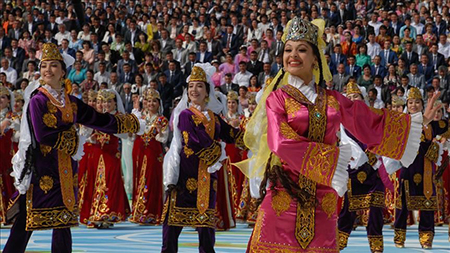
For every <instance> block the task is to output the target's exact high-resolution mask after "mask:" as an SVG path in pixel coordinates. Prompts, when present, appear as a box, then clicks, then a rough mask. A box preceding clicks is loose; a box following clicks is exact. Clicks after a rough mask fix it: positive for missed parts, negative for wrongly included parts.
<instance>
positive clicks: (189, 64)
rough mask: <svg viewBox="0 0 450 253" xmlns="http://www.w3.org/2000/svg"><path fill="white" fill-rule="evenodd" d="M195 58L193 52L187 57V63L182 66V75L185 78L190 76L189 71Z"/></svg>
mask: <svg viewBox="0 0 450 253" xmlns="http://www.w3.org/2000/svg"><path fill="white" fill-rule="evenodd" d="M196 57H197V55H196V54H195V53H194V52H190V53H189V55H188V61H187V62H186V64H185V65H184V68H183V69H184V75H185V76H186V77H188V76H189V75H191V71H192V67H194V64H195V58H196Z"/></svg>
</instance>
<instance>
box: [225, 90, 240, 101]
mask: <svg viewBox="0 0 450 253" xmlns="http://www.w3.org/2000/svg"><path fill="white" fill-rule="evenodd" d="M227 100H236V101H238V100H239V96H238V94H237V93H236V91H234V90H230V91H229V92H228V94H227Z"/></svg>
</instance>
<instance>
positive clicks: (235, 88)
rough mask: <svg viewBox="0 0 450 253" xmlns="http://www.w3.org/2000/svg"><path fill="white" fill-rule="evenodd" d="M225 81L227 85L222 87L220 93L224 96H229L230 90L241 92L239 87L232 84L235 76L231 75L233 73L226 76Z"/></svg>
mask: <svg viewBox="0 0 450 253" xmlns="http://www.w3.org/2000/svg"><path fill="white" fill-rule="evenodd" d="M224 79H225V83H224V84H222V85H221V86H220V91H221V92H222V93H223V94H225V95H228V92H229V91H230V90H233V91H236V92H239V85H238V84H235V83H233V82H232V80H233V76H232V75H231V73H227V74H225V78H224Z"/></svg>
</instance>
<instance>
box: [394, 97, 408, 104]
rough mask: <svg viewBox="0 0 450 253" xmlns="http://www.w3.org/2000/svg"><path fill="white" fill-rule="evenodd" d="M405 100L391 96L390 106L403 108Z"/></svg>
mask: <svg viewBox="0 0 450 253" xmlns="http://www.w3.org/2000/svg"><path fill="white" fill-rule="evenodd" d="M404 105H405V100H403V99H402V98H400V97H398V96H392V106H404Z"/></svg>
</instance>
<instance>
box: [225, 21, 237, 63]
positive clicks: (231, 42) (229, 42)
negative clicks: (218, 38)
mask: <svg viewBox="0 0 450 253" xmlns="http://www.w3.org/2000/svg"><path fill="white" fill-rule="evenodd" d="M238 41H239V39H238V37H237V36H236V35H235V34H233V26H232V25H228V27H227V33H226V34H225V35H224V36H222V51H223V53H224V54H225V55H226V54H227V53H231V55H233V57H234V56H235V55H236V54H237V53H238V47H239V45H238Z"/></svg>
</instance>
